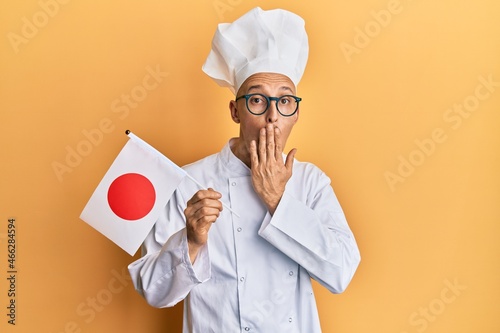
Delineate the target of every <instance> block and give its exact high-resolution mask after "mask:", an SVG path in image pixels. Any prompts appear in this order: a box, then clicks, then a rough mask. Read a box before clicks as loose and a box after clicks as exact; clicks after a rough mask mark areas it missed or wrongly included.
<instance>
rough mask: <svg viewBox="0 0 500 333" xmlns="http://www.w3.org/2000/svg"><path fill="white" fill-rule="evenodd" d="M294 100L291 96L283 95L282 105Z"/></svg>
mask: <svg viewBox="0 0 500 333" xmlns="http://www.w3.org/2000/svg"><path fill="white" fill-rule="evenodd" d="M291 102H292V98H291V97H290V96H283V97H281V98H280V104H281V105H287V104H290V103H291Z"/></svg>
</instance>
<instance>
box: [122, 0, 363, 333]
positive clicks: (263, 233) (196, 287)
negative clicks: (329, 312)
mask: <svg viewBox="0 0 500 333" xmlns="http://www.w3.org/2000/svg"><path fill="white" fill-rule="evenodd" d="M242 41H245V43H247V44H248V43H250V44H252V43H254V44H252V46H248V45H246V44H245V43H243V42H242ZM304 48H305V50H304ZM307 52H308V51H307V35H306V34H305V30H304V22H303V20H302V19H301V18H300V17H298V16H297V15H295V14H293V13H290V12H287V11H284V10H272V11H263V10H262V9H260V8H255V9H253V10H252V11H250V12H249V13H247V14H245V15H244V16H243V17H241V18H240V19H238V20H237V21H235V22H234V23H232V24H222V25H219V29H218V30H217V32H216V35H215V37H214V40H213V44H212V51H211V53H210V55H209V57H208V59H207V62H206V63H205V65H204V66H203V70H204V71H205V72H206V73H207V74H209V75H210V76H211V77H212V78H214V80H216V82H217V83H219V84H220V85H222V86H226V87H229V88H230V89H231V90H232V91H233V92H236V91H238V88H239V86H240V85H241V84H242V83H243V81H244V80H245V79H246V78H247V77H248V76H250V75H252V74H254V73H258V72H274V73H280V74H284V75H287V76H288V77H290V78H291V79H292V81H293V82H294V83H295V84H297V83H298V81H299V80H300V78H301V76H302V73H303V70H304V68H305V63H306V61H307ZM276 57H277V58H276ZM304 57H305V58H304ZM234 59H237V60H234ZM233 143H234V139H231V140H229V142H228V143H227V144H226V145H225V146H224V147H223V149H222V150H221V151H220V152H219V153H217V154H214V155H211V156H208V157H206V158H204V159H202V160H200V161H197V162H195V163H192V164H190V165H187V166H185V167H184V169H185V170H186V171H187V172H188V173H189V174H190V175H191V176H192V177H193V178H195V179H196V180H198V182H200V183H202V184H204V185H205V186H206V187H210V188H213V189H215V190H217V191H218V192H219V193H221V194H222V199H221V201H223V202H224V204H225V205H227V206H228V207H231V210H232V211H234V212H236V213H237V214H238V216H236V214H234V213H232V212H231V211H229V210H228V209H224V210H223V211H222V212H221V215H220V216H219V217H218V219H217V221H216V222H215V223H214V224H213V225H212V226H211V228H210V231H209V238H208V241H207V244H206V245H205V246H204V247H203V248H202V249H201V250H200V252H199V253H198V255H197V257H196V260H195V261H194V263H191V261H190V257H189V251H188V244H187V234H186V225H185V223H186V222H185V216H184V209H185V208H186V202H187V201H188V200H189V199H190V198H191V197H192V196H193V194H194V193H195V192H196V191H197V190H199V188H198V187H197V185H196V184H195V183H193V182H192V181H191V180H190V179H188V178H186V179H185V180H183V181H182V182H181V184H180V185H179V187H178V188H177V190H176V191H175V193H174V195H173V197H172V198H171V200H170V201H169V202H168V204H167V205H166V207H165V209H164V210H163V212H162V215H161V216H160V218H159V219H158V221H157V222H156V224H155V226H154V227H153V229H152V231H151V232H150V234H149V236H148V237H147V239H146V240H145V242H144V244H143V257H142V258H141V259H139V260H137V261H136V262H134V263H132V264H131V265H130V266H129V271H130V274H131V276H132V280H133V282H134V286H135V288H136V289H137V291H138V292H139V293H140V294H141V295H143V296H144V297H145V299H146V300H147V301H148V303H149V304H151V305H152V306H155V307H168V306H173V305H175V304H176V303H178V302H179V301H181V300H184V322H183V332H184V333H209V332H220V333H232V332H259V333H280V332H296V333H317V332H321V327H320V322H319V318H318V313H317V309H316V302H315V298H314V294H313V289H312V285H311V278H313V279H315V280H316V281H318V282H319V283H320V284H321V285H323V286H324V287H326V288H327V289H328V290H330V291H331V292H333V293H340V292H342V291H344V290H345V288H346V287H347V285H348V284H349V282H350V281H351V279H352V277H353V275H354V272H355V270H356V268H357V266H358V264H359V261H360V254H359V251H358V247H357V245H356V241H355V239H354V236H353V234H352V232H351V230H350V229H349V226H348V224H347V221H346V219H345V216H344V214H343V212H342V208H341V206H340V204H339V202H338V200H337V198H336V196H335V194H334V192H333V189H332V187H331V185H330V179H329V178H328V177H327V176H326V175H325V174H324V173H323V172H322V171H321V170H320V169H319V168H317V167H316V166H314V165H313V164H311V163H306V162H300V161H297V160H295V161H294V163H293V172H292V177H291V178H290V179H289V181H288V183H287V184H286V188H285V192H284V193H283V196H282V198H281V200H280V203H279V205H278V206H277V208H276V211H275V212H274V214H273V215H271V214H270V213H269V212H268V211H267V209H266V206H265V205H264V203H263V202H262V201H261V200H260V198H259V196H258V195H257V194H256V192H255V191H254V189H253V186H252V177H251V172H250V169H249V168H248V166H247V165H245V164H244V163H243V162H242V161H241V160H240V159H238V157H236V156H235V155H234V154H233V152H232V150H231V146H232V144H233ZM283 158H285V156H283Z"/></svg>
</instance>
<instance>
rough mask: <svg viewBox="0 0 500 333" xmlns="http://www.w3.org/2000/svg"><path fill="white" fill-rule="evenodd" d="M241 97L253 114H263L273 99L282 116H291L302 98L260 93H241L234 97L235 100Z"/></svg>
mask: <svg viewBox="0 0 500 333" xmlns="http://www.w3.org/2000/svg"><path fill="white" fill-rule="evenodd" d="M241 98H245V100H246V105H247V109H248V111H249V112H250V113H251V114H253V115H255V116H260V115H261V114H264V113H265V112H266V111H267V109H268V108H269V105H270V104H271V101H275V102H276V109H277V110H278V112H279V113H280V114H281V115H282V116H283V117H290V116H293V115H294V114H295V112H297V110H298V108H299V102H300V101H301V100H302V98H300V97H297V96H293V95H284V96H281V97H269V96H266V95H262V94H249V95H242V96H240V97H238V98H236V100H235V101H237V100H239V99H241Z"/></svg>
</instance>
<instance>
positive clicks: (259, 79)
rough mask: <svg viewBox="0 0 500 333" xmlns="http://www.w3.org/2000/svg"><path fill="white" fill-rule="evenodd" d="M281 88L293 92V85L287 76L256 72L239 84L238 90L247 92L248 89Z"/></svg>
mask: <svg viewBox="0 0 500 333" xmlns="http://www.w3.org/2000/svg"><path fill="white" fill-rule="evenodd" d="M268 89H269V90H283V91H284V92H287V91H288V93H293V94H294V93H295V85H294V84H293V82H292V80H290V78H288V76H286V75H283V74H277V73H256V74H253V75H251V76H250V77H248V78H247V79H246V80H245V82H243V84H242V85H241V87H240V89H239V91H240V92H241V93H247V92H249V91H250V90H255V91H262V90H268Z"/></svg>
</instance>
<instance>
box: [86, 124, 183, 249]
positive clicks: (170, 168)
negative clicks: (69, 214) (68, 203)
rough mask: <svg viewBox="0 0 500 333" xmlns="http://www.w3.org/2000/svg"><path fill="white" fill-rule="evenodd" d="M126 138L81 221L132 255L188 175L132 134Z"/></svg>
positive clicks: (90, 200) (91, 198)
mask: <svg viewBox="0 0 500 333" xmlns="http://www.w3.org/2000/svg"><path fill="white" fill-rule="evenodd" d="M128 135H129V140H128V141H127V143H126V144H125V146H124V147H123V148H122V150H121V151H120V153H119V154H118V156H117V157H116V159H115V161H114V162H113V164H112V165H111V167H110V168H109V170H108V171H107V173H106V175H104V178H103V179H102V180H101V182H100V183H99V185H98V186H97V188H96V189H95V191H94V193H93V194H92V196H91V197H90V199H89V201H88V203H87V205H86V206H85V208H84V209H83V211H82V213H81V215H80V218H81V219H82V220H83V221H85V222H87V223H88V224H90V225H91V226H92V227H94V228H95V229H96V230H97V231H99V232H100V233H102V234H103V235H104V236H106V237H108V238H109V239H110V240H112V241H113V242H114V243H116V244H117V245H118V246H120V247H121V248H122V249H124V250H125V251H126V252H127V253H128V254H130V255H134V254H135V253H136V252H137V250H138V249H139V247H140V246H141V244H142V242H143V241H144V239H146V236H147V235H148V233H149V231H150V230H151V228H152V227H153V225H154V224H155V222H156V220H157V219H158V217H159V215H160V211H161V209H163V208H164V207H165V205H166V203H167V202H168V201H169V200H170V197H171V196H172V194H173V192H174V191H175V189H176V188H177V186H178V185H179V183H180V182H181V181H182V179H183V178H184V177H185V176H186V175H187V174H186V172H185V171H184V170H182V169H181V168H180V167H178V166H177V165H176V164H175V163H173V162H172V161H171V160H169V159H168V158H167V157H165V156H164V155H162V154H161V153H160V152H159V151H157V150H156V149H154V148H153V147H151V146H150V145H149V144H147V143H146V142H144V141H143V140H141V139H139V138H138V137H137V136H135V135H134V134H132V133H129V134H128Z"/></svg>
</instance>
